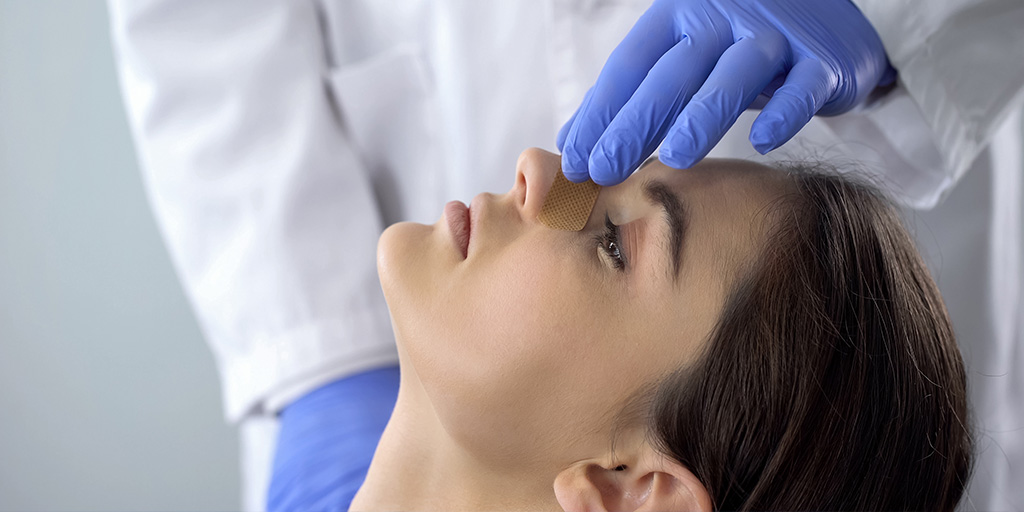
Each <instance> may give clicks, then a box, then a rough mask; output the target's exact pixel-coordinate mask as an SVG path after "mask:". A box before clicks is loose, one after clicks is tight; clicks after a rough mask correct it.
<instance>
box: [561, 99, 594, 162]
mask: <svg viewBox="0 0 1024 512" xmlns="http://www.w3.org/2000/svg"><path fill="white" fill-rule="evenodd" d="M593 91H594V88H593V87H591V88H590V89H589V90H587V93H586V94H584V95H583V102H584V103H586V101H587V98H588V97H590V93H592V92H593ZM581 107H582V105H580V106H579V107H576V111H575V112H573V113H572V117H570V118H569V120H568V121H566V122H565V124H563V125H562V128H561V129H560V130H558V135H557V136H556V137H555V146H557V147H558V151H559V153H561V152H562V147H563V146H565V138H566V137H568V136H569V129H570V128H572V125H573V124H574V123H575V122H576V117H577V116H579V115H580V108H581Z"/></svg>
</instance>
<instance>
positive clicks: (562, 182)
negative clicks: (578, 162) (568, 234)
mask: <svg viewBox="0 0 1024 512" xmlns="http://www.w3.org/2000/svg"><path fill="white" fill-rule="evenodd" d="M600 191H601V186H600V185H598V184H597V183H594V182H593V181H591V180H587V181H585V182H583V183H573V182H571V181H569V180H567V179H566V178H565V175H564V174H562V170H561V169H559V170H558V172H557V173H555V182H554V183H553V184H552V185H551V190H550V191H548V195H547V197H546V198H544V205H543V206H541V209H540V215H538V216H537V218H538V220H540V221H541V222H542V223H543V224H544V225H545V226H547V227H549V228H551V229H560V230H563V231H579V230H581V229H583V226H586V225H587V219H589V218H590V211H591V210H593V209H594V201H596V200H597V193H598V192H600Z"/></svg>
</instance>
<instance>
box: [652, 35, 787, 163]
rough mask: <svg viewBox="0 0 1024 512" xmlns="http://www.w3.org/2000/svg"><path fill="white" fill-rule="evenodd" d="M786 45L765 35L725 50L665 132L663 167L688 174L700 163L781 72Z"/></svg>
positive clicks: (776, 36) (781, 39)
mask: <svg viewBox="0 0 1024 512" xmlns="http://www.w3.org/2000/svg"><path fill="white" fill-rule="evenodd" d="M788 46H789V45H788V43H787V42H786V39H785V38H784V37H783V36H782V35H781V34H779V33H777V32H764V33H761V34H757V35H755V36H751V37H744V38H743V39H740V40H739V41H737V42H736V43H735V44H733V45H732V46H730V47H729V48H728V49H727V50H725V52H724V53H723V54H722V58H720V59H719V60H718V63H717V64H715V69H714V70H713V71H712V72H711V75H710V76H708V79H707V81H706V82H704V85H702V86H701V88H700V90H698V91H697V93H696V94H694V95H693V98H692V99H690V101H689V103H687V104H686V107H684V108H683V111H682V113H680V114H679V117H678V119H676V121H675V123H674V124H673V125H672V128H671V129H670V130H669V131H668V135H667V136H666V137H665V142H664V143H663V144H662V145H661V151H660V154H659V157H660V159H661V161H662V163H664V164H665V165H668V166H671V167H675V168H678V169H686V168H688V167H692V166H693V165H694V164H695V163H697V162H699V161H700V160H701V159H702V158H704V157H705V156H706V155H707V154H708V152H709V151H711V148H713V147H715V144H718V141H720V140H721V139H722V136H724V135H725V132H727V131H728V130H729V128H730V127H732V125H733V123H735V122H736V119H737V118H738V117H739V116H740V114H741V113H743V111H744V110H746V109H747V107H748V106H749V105H750V104H751V103H752V102H753V101H754V100H755V99H756V98H757V96H758V95H759V94H760V93H761V91H763V90H764V89H765V87H767V86H768V84H769V83H771V82H772V80H773V79H774V78H775V77H776V76H778V75H780V74H781V73H782V71H783V69H784V65H785V58H786V54H787V53H788Z"/></svg>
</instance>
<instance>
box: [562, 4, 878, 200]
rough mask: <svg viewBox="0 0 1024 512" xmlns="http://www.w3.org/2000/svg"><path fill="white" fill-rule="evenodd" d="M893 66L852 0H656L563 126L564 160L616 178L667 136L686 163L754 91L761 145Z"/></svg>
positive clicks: (843, 101) (784, 136)
mask: <svg viewBox="0 0 1024 512" xmlns="http://www.w3.org/2000/svg"><path fill="white" fill-rule="evenodd" d="M895 76H896V71H895V70H894V69H893V68H892V67H891V66H889V61H888V59H887V58H886V55H885V49H884V48H883V47H882V41H881V40H880V39H879V37H878V34H877V33H876V32H875V30H874V28H873V27H872V26H871V24H870V23H869V22H868V20H867V19H865V18H864V16H863V15H862V14H861V13H860V11H859V10H858V9H857V7H856V6H854V5H853V4H852V3H851V2H850V0H655V2H654V4H653V5H652V6H651V7H650V8H649V9H648V10H647V12H645V13H644V15H643V16H641V17H640V19H639V20H638V21H637V22H636V24H635V25H634V26H633V28H632V29H631V30H630V32H629V34H628V35H627V36H626V38H625V39H623V41H622V42H621V43H619V46H618V47H616V48H615V51H613V52H612V54H611V56H610V57H609V58H608V61H607V62H606V63H605V65H604V69H602V70H601V74H600V76H599V77H598V79H597V83H595V84H594V86H593V87H592V88H591V89H590V91H589V92H588V93H587V95H586V96H585V97H584V99H583V103H582V104H581V105H580V107H579V108H578V109H577V111H576V113H575V114H574V115H573V117H572V118H571V119H570V120H569V122H567V123H566V124H565V126H563V127H562V129H561V131H560V132H559V134H558V140H557V144H558V148H559V150H561V151H562V169H563V170H564V172H565V177H566V178H568V179H570V180H572V181H575V182H581V181H585V180H586V179H587V178H588V177H589V178H591V179H593V180H594V182H596V183H598V184H600V185H615V184H617V183H620V182H622V181H623V180H625V179H626V178H627V177H628V176H629V174H630V173H632V172H633V170H635V169H636V167H637V166H638V165H639V164H640V163H642V161H643V160H644V158H646V157H647V156H648V155H650V154H651V153H652V152H654V150H655V149H656V148H657V147H658V144H659V143H661V141H662V140H663V139H664V141H665V144H664V145H663V146H662V147H661V151H660V153H659V157H660V159H661V161H662V162H663V163H665V164H666V165H669V166H671V167H676V168H680V169H682V168H686V167H690V166H692V165H693V164H695V163H697V162H698V161H700V160H701V159H702V158H704V156H705V155H707V154H708V152H709V151H711V148H712V147H714V145H715V144H717V143H718V141H719V140H721V138H722V136H723V135H724V134H725V132H726V131H727V130H728V129H729V127H730V126H732V124H733V123H734V122H736V118H737V117H739V115H740V113H742V111H743V110H744V109H746V108H748V107H749V106H751V103H752V102H754V100H755V99H758V97H759V95H763V96H762V100H763V99H765V98H766V97H770V99H768V101H767V103H766V104H764V106H763V109H762V111H761V113H760V115H758V117H757V119H756V120H755V121H754V125H753V126H752V128H751V130H750V142H751V143H753V145H754V148H755V149H757V150H758V151H759V152H761V153H762V154H764V153H767V152H768V151H771V150H772V149H775V148H776V147H778V146H780V145H782V144H783V143H784V142H786V141H787V140H789V139H790V138H791V137H792V136H793V135H795V134H796V132H797V131H799V130H800V128H802V127H803V126H804V125H805V124H807V122H808V121H809V120H810V119H811V117H812V116H813V115H814V114H815V113H817V114H820V115H836V114H840V113H843V112H846V111H847V110H850V109H851V108H853V107H854V106H856V105H857V104H859V103H860V102H862V101H863V100H864V98H865V97H867V95H868V93H870V92H871V91H872V89H874V88H875V87H876V86H879V85H888V84H889V83H892V82H893V80H895Z"/></svg>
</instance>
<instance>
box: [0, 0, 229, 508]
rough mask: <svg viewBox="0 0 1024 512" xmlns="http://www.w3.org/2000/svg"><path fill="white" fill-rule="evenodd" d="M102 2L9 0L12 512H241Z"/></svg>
mask: <svg viewBox="0 0 1024 512" xmlns="http://www.w3.org/2000/svg"><path fill="white" fill-rule="evenodd" d="M106 16H107V12H106V6H105V4H104V3H103V2H102V1H100V0H42V1H41V0H0V510H19V511H32V510H140V511H143V510H237V509H238V508H239V507H240V500H239V497H238V493H239V490H238V486H239V469H238V462H237V461H238V442H237V434H236V433H235V431H234V429H233V428H231V427H229V426H227V425H226V424H225V423H224V421H223V419H222V417H221V409H220V397H219V393H220V389H219V384H218V382H217V377H216V373H215V368H214V364H213V357H212V355H211V354H210V352H209V351H208V349H207V347H206V345H205V344H204V342H203V340H202V338H201V335H200V332H199V329H198V327H197V325H196V321H195V320H194V318H193V316H192V313H191V311H190V309H189V306H188V303H187V302H186V300H185V298H184V296H183V293H182V291H181V288H180V286H179V285H178V282H177V278H176V277H175V275H174V271H173V269H172V267H171V263H170V260H169V258H168V256H167V253H166V251H165V249H164V246H163V243H162V241H161V239H160V236H159V233H158V232H157V228H156V225H155V223H154V220H153V216H152V214H151V213H150V210H149V207H148V205H147V202H146V198H145V195H144V192H143V189H142V183H141V178H140V175H139V172H138V167H137V163H136V160H135V154H134V149H133V147H132V143H131V139H130V135H129V132H128V127H127V122H126V120H125V115H124V111H123V107H122V103H121V98H120V91H119V89H118V85H117V78H116V76H115V71H114V62H113V56H112V52H111V48H110V40H109V35H108V23H107V18H106Z"/></svg>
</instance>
